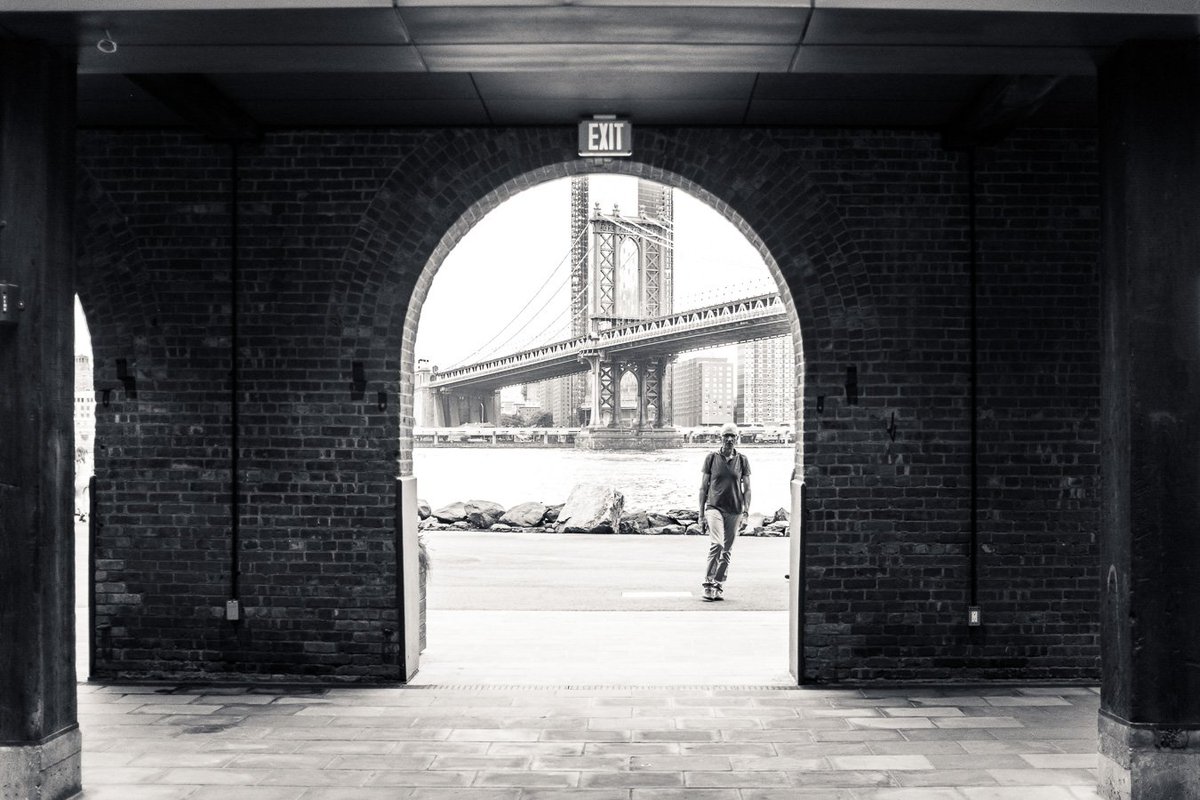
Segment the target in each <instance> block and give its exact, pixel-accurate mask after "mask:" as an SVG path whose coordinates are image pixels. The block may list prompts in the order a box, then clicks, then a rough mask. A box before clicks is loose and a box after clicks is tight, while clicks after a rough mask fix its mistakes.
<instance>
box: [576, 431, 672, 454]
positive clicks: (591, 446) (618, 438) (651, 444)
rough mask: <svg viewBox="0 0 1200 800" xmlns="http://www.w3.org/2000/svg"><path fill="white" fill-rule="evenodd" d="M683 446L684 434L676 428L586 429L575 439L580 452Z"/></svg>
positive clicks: (663, 448)
mask: <svg viewBox="0 0 1200 800" xmlns="http://www.w3.org/2000/svg"><path fill="white" fill-rule="evenodd" d="M682 446H683V434H682V433H680V432H679V431H677V430H675V429H674V428H645V429H643V430H629V429H628V428H584V429H583V430H581V431H580V432H579V435H578V436H576V437H575V447H577V448H578V449H580V450H667V449H671V448H675V447H682Z"/></svg>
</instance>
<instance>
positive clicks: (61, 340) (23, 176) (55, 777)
mask: <svg viewBox="0 0 1200 800" xmlns="http://www.w3.org/2000/svg"><path fill="white" fill-rule="evenodd" d="M74 114H75V69H74V66H73V65H72V64H69V63H66V62H64V61H62V60H60V59H59V58H57V57H56V56H55V55H54V54H53V53H51V52H50V50H49V49H47V48H45V47H42V46H40V45H35V44H30V43H24V42H9V41H6V42H4V43H3V46H2V47H0V220H3V228H0V283H3V284H8V285H9V286H11V287H15V288H9V289H7V290H6V292H7V294H8V299H9V305H8V312H7V313H3V312H0V317H2V318H3V319H0V795H2V796H3V797H22V798H24V797H37V798H39V799H40V800H55V798H63V797H69V796H71V795H72V794H75V793H76V792H78V791H79V789H80V764H79V753H80V737H79V727H78V724H77V722H76V698H75V630H74V611H75V592H74V580H73V575H74V547H73V544H74V541H73V540H74V528H73V519H72V503H73V497H72V494H73V486H72V479H73V476H74V469H75V463H74V461H75V457H74V455H75V441H74V431H73V429H72V405H73V397H72V395H73V393H74V370H73V353H72V348H73V345H74V333H73V327H74V326H73V315H74V302H73V300H72V297H73V286H72V269H73V264H74V255H75V253H74V244H75V242H74V238H73V236H72V229H71V213H72V210H71V205H72V199H73V198H74V195H75V169H74V157H75V119H74Z"/></svg>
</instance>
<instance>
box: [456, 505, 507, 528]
mask: <svg viewBox="0 0 1200 800" xmlns="http://www.w3.org/2000/svg"><path fill="white" fill-rule="evenodd" d="M464 510H465V512H466V517H467V522H469V523H471V524H472V525H474V526H475V527H476V528H482V529H484V530H487V529H488V528H490V527H492V526H493V525H495V524H496V523H497V522H499V521H500V518H501V517H503V516H504V506H502V505H500V504H499V503H493V502H492V501H491V500H468V501H467V503H466V505H465V506H464Z"/></svg>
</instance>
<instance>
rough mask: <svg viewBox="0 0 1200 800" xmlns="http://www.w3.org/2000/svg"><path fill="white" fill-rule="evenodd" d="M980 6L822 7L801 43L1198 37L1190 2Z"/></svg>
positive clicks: (1076, 43)
mask: <svg viewBox="0 0 1200 800" xmlns="http://www.w3.org/2000/svg"><path fill="white" fill-rule="evenodd" d="M877 5H878V4H877ZM926 5H928V4H926ZM981 5H982V4H975V5H974V6H972V7H970V10H963V9H961V7H960V9H959V10H940V9H936V8H935V9H930V8H928V7H925V8H919V9H904V8H895V7H892V8H888V9H887V10H886V13H881V11H880V9H879V8H838V7H836V6H833V7H829V6H827V5H826V4H824V3H822V4H821V5H820V6H818V7H817V8H816V10H815V11H814V13H813V16H812V22H811V23H810V24H809V27H808V32H807V34H806V36H805V38H804V41H805V43H807V44H817V45H839V44H840V45H897V44H904V45H977V46H982V45H986V46H992V47H995V46H1009V47H1113V46H1115V45H1117V44H1119V43H1120V42H1122V41H1125V40H1127V39H1131V38H1134V39H1178V38H1187V37H1191V36H1195V35H1196V34H1197V33H1198V32H1200V8H1198V7H1197V4H1195V3H1191V6H1192V7H1191V13H1190V14H1181V13H1175V14H1130V13H1123V14H1099V13H1063V12H1059V13H1048V12H1047V11H1045V10H1043V11H1042V12H1041V13H1032V12H1029V11H1021V10H1011V11H1000V10H993V9H991V8H988V9H987V10H986V11H985V10H983V9H982V8H981V7H980V6H981ZM1013 5H1020V4H1013ZM1025 5H1037V4H1025ZM1125 5H1126V11H1130V10H1137V11H1141V10H1142V9H1141V5H1142V4H1141V3H1130V2H1127V3H1125Z"/></svg>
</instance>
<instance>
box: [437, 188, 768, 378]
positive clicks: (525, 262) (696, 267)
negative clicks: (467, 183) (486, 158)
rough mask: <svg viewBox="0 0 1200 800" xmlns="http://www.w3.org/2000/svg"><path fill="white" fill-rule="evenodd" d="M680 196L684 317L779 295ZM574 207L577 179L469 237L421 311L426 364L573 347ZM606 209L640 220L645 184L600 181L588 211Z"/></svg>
mask: <svg viewBox="0 0 1200 800" xmlns="http://www.w3.org/2000/svg"><path fill="white" fill-rule="evenodd" d="M674 195H675V198H674V199H675V293H674V296H675V308H676V309H677V310H680V309H684V308H691V307H696V306H701V305H706V304H708V303H715V302H720V300H722V299H727V298H728V299H732V298H734V297H737V296H746V295H750V294H756V293H759V292H765V291H773V290H774V288H775V286H774V283H773V282H772V281H771V277H770V274H769V272H768V271H767V267H766V265H765V264H764V263H763V261H762V258H761V256H759V254H758V251H756V250H755V249H754V248H753V247H751V246H750V243H749V242H748V241H746V239H745V237H744V236H742V234H741V233H740V232H739V231H738V230H737V229H736V228H735V227H733V225H732V224H731V223H730V222H729V221H728V220H726V219H725V218H724V217H722V216H721V215H720V214H718V213H717V212H716V211H714V210H712V209H711V208H709V207H708V206H707V205H705V204H704V203H702V202H701V201H699V200H697V199H695V198H693V197H692V196H691V195H688V194H686V193H684V192H682V191H680V190H678V189H677V190H675V192H674ZM570 198H571V181H570V179H569V178H564V179H561V180H556V181H551V182H549V183H544V184H540V185H538V186H536V187H534V188H532V189H528V190H526V191H524V192H522V193H521V194H519V195H516V196H514V197H512V198H510V199H509V200H508V201H506V202H505V203H504V204H503V205H501V206H499V207H498V208H496V209H495V210H493V211H492V212H491V213H490V214H488V215H487V216H486V217H484V218H483V219H482V220H480V222H479V223H478V224H477V225H476V226H475V227H474V228H472V229H471V230H470V231H469V232H468V233H467V235H466V236H464V237H463V239H462V241H461V242H459V244H458V245H457V246H456V247H455V248H454V250H453V251H452V252H451V253H450V255H449V256H448V257H447V258H446V261H445V262H444V263H443V264H442V267H441V269H440V270H439V271H438V274H437V277H436V278H435V279H434V281H433V285H432V286H431V288H430V290H429V296H428V297H427V299H426V301H425V305H424V307H423V308H422V309H421V319H420V322H419V324H418V326H417V341H416V356H417V358H419V359H420V358H425V359H429V360H430V362H431V363H433V364H434V365H436V366H438V367H440V368H441V369H447V368H449V367H451V366H454V365H455V364H457V363H460V362H462V363H469V362H470V361H477V360H481V359H483V358H486V357H489V356H491V355H503V354H505V353H510V352H515V351H517V350H521V349H525V347H529V346H533V345H535V344H541V343H543V342H549V341H557V340H559V339H565V338H567V336H568V333H567V327H566V326H567V324H568V322H567V315H568V309H569V285H568V278H567V275H568V264H567V261H568V260H569V256H570V245H571V202H570ZM597 202H598V203H599V204H600V208H601V210H602V211H603V212H604V213H606V214H608V213H612V207H613V204H614V203H615V204H617V205H619V206H620V208H621V211H622V213H623V214H625V215H634V214H636V213H637V179H636V178H632V177H626V176H617V175H602V176H592V177H591V180H590V186H589V203H590V204H591V205H592V206H595V204H596V203H597ZM697 298H700V299H697ZM689 300H691V302H689ZM527 303H528V306H527V307H526V304H527ZM518 312H520V317H519V318H517V314H518ZM514 319H516V321H514ZM510 323H511V324H510ZM555 333H558V334H559V335H556V336H551V335H550V334H555ZM539 334H540V335H539ZM481 347H483V348H485V349H484V350H482V351H480V352H478V353H476V351H477V350H479V349H480V348H481ZM727 349H730V348H723V349H722V350H723V351H724V350H727ZM493 351H494V352H493ZM722 354H724V353H723V352H722Z"/></svg>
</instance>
